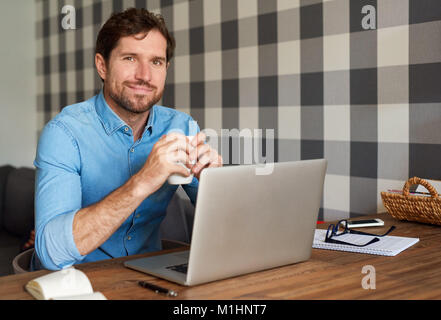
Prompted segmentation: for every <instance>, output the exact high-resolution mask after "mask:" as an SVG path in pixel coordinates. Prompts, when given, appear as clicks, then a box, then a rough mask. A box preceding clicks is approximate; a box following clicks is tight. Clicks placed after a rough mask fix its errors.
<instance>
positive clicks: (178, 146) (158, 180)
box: [137, 133, 191, 194]
mask: <svg viewBox="0 0 441 320" xmlns="http://www.w3.org/2000/svg"><path fill="white" fill-rule="evenodd" d="M189 148H190V145H189V144H188V142H187V137H186V136H184V135H182V134H179V133H170V134H167V135H164V136H162V137H161V138H160V139H159V140H158V142H156V143H155V145H154V146H153V149H152V151H151V153H150V155H149V156H148V158H147V160H146V162H145V164H144V166H143V167H142V169H141V170H140V171H139V172H138V174H137V175H138V176H139V177H140V179H139V181H138V182H139V185H140V186H139V188H140V192H146V193H149V194H151V193H153V192H155V191H156V190H158V189H159V188H160V187H161V186H162V185H163V184H164V183H165V181H166V180H167V178H168V177H169V176H170V175H171V174H174V173H177V174H181V175H183V176H185V177H188V176H189V175H190V174H191V173H190V172H189V171H188V170H187V169H186V168H185V167H184V166H182V165H180V164H178V162H180V163H184V164H187V163H189V162H190V161H189V152H190V150H189Z"/></svg>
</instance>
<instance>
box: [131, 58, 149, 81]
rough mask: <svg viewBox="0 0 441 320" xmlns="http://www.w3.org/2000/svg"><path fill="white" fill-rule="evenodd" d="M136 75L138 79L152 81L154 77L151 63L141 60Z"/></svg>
mask: <svg viewBox="0 0 441 320" xmlns="http://www.w3.org/2000/svg"><path fill="white" fill-rule="evenodd" d="M135 77H136V79H137V80H143V81H146V82H148V81H150V80H151V79H152V71H151V69H150V65H149V63H146V62H140V63H139V64H138V66H137V68H136V74H135Z"/></svg>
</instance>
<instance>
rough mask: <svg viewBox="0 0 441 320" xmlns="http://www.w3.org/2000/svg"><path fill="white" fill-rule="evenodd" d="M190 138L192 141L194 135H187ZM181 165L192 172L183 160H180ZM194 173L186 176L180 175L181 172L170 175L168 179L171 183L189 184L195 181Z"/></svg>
mask: <svg viewBox="0 0 441 320" xmlns="http://www.w3.org/2000/svg"><path fill="white" fill-rule="evenodd" d="M187 138H188V140H189V141H191V140H192V139H193V138H194V136H187ZM178 164H179V165H181V166H183V167H184V168H185V169H187V170H188V172H190V171H191V170H190V169H189V168H187V166H186V165H185V164H183V163H181V162H178ZM193 176H194V175H193V173H192V174H190V175H189V176H188V177H185V176H183V175H180V174H179V173H175V174H172V175H170V176H169V177H168V179H167V181H168V183H169V184H189V183H190V182H192V181H193Z"/></svg>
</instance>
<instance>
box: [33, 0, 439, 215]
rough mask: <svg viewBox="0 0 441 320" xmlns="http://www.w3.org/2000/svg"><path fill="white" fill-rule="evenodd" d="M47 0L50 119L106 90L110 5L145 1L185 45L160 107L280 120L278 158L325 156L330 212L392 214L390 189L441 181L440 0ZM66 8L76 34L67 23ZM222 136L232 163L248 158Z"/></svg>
mask: <svg viewBox="0 0 441 320" xmlns="http://www.w3.org/2000/svg"><path fill="white" fill-rule="evenodd" d="M36 1H37V23H36V29H37V32H36V37H37V65H38V69H37V79H38V97H37V100H38V114H39V123H38V125H39V128H40V129H41V128H42V127H43V126H44V124H45V123H46V122H47V121H48V120H49V119H50V118H52V117H53V116H54V115H55V114H56V113H58V112H59V110H60V109H61V108H63V107H64V106H66V105H69V104H72V103H75V102H78V101H82V100H84V99H87V98H89V97H91V96H93V95H94V94H95V93H96V92H98V91H99V90H100V89H101V81H100V80H99V78H98V76H97V75H96V72H95V70H94V66H93V53H94V44H95V39H96V35H97V33H98V31H99V28H100V26H101V24H102V23H103V22H104V21H105V20H106V19H107V18H108V17H109V16H110V14H111V12H113V11H120V10H122V9H125V8H128V7H133V6H136V7H145V8H147V9H149V10H152V11H154V12H157V13H161V14H162V15H163V16H164V18H165V20H166V22H167V24H168V26H169V29H170V30H171V31H172V32H173V34H174V36H175V38H176V41H177V49H176V56H175V58H174V60H173V62H172V65H171V67H170V69H169V73H168V78H167V83H166V89H165V94H164V97H163V99H162V101H161V103H162V104H163V105H166V106H169V107H173V108H176V109H178V110H182V111H185V112H188V113H190V114H191V115H192V116H193V117H194V118H195V119H196V120H197V121H198V124H199V126H200V127H201V128H210V129H213V130H215V131H216V132H218V133H219V134H221V133H222V132H221V129H230V130H231V129H238V130H244V129H251V130H252V129H257V128H260V129H273V130H274V134H275V141H274V144H273V146H274V153H272V145H270V146H271V148H268V145H266V144H265V143H264V144H263V146H262V148H263V149H265V150H264V154H266V155H268V154H271V155H272V157H273V159H274V161H288V160H300V159H311V158H322V157H324V158H326V159H327V160H328V171H327V176H326V181H325V188H324V196H323V202H322V209H321V210H320V218H321V219H325V220H332V219H337V218H343V217H349V216H358V215H363V214H370V213H374V212H377V211H378V210H384V208H383V206H382V204H381V199H380V196H379V193H380V191H382V190H385V189H388V188H402V186H403V184H404V182H405V180H407V179H408V177H411V176H414V175H417V176H420V177H424V178H434V179H440V178H441V170H440V169H441V145H440V144H441V130H440V124H441V104H440V102H441V4H440V2H439V1H438V0H381V1H375V0H364V1H363V0H359V1H357V0H351V1H349V0H333V1H320V0H300V1H299V0H278V1H272V0H271V1H270V0H240V1H236V0H205V1H201V0H190V1H187V0H174V1H173V0H161V1H160V0H141V1H138V0H136V1H135V0H131V1H116V0H114V1H92V0H83V1H81V0H75V1H73V0H61V1H42V0H36ZM66 4H69V5H73V6H74V7H75V9H76V29H75V30H64V29H62V27H61V20H62V18H63V15H62V14H61V8H62V7H63V6H64V5H66ZM366 5H371V6H373V7H374V8H375V10H376V11H375V16H374V18H375V19H374V26H375V29H368V30H365V29H363V27H362V23H361V22H362V20H363V18H364V17H366V15H367V14H366V13H362V9H363V7H364V6H366ZM370 22H371V23H372V21H370ZM264 131H265V130H264ZM241 132H242V131H241ZM233 140H234V139H233ZM242 142H243V141H242ZM227 144H228V140H227ZM224 146H225V139H223V138H222V139H221V140H220V143H219V147H220V148H222V150H220V151H221V152H222V154H223V157H224V162H227V163H233V164H234V163H235V162H237V163H242V162H243V159H242V158H241V157H236V156H235V155H234V152H232V147H231V145H230V147H229V148H224Z"/></svg>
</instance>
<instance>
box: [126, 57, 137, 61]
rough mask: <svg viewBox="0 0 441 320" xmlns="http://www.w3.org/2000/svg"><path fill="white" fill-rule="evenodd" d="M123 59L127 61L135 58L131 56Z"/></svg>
mask: <svg viewBox="0 0 441 320" xmlns="http://www.w3.org/2000/svg"><path fill="white" fill-rule="evenodd" d="M124 60H127V61H135V58H133V57H125V58H124Z"/></svg>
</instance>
